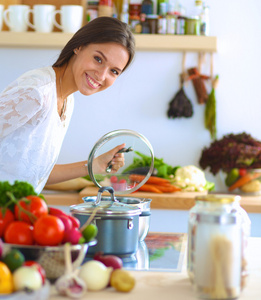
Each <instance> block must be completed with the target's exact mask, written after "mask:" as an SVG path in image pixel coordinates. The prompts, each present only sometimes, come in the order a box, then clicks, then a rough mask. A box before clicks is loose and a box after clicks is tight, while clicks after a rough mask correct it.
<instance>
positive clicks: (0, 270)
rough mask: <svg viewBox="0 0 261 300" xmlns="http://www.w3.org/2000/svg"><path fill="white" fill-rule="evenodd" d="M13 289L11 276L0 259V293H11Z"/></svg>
mask: <svg viewBox="0 0 261 300" xmlns="http://www.w3.org/2000/svg"><path fill="white" fill-rule="evenodd" d="M13 290H14V285H13V276H12V273H11V271H10V270H9V268H8V267H7V265H6V264H5V263H3V262H2V261H0V295H2V294H11V293H12V292H13Z"/></svg>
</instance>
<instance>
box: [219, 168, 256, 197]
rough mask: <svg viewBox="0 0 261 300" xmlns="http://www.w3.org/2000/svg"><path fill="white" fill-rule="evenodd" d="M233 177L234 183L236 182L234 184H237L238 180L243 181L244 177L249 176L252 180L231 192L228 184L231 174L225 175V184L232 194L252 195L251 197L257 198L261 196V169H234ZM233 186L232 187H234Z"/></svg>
mask: <svg viewBox="0 0 261 300" xmlns="http://www.w3.org/2000/svg"><path fill="white" fill-rule="evenodd" d="M232 172H233V175H232V182H233V180H234V183H233V184H235V182H237V181H238V180H241V178H242V179H243V177H245V176H248V175H249V178H251V177H252V179H250V180H248V181H247V180H246V182H245V183H243V184H242V185H240V186H239V187H237V188H235V189H233V190H231V189H230V188H229V186H228V185H229V184H228V176H229V175H228V174H229V173H224V174H223V178H224V182H225V184H226V186H227V189H228V190H229V191H231V192H232V193H237V194H240V195H250V196H257V195H260V194H261V169H236V168H234V169H233V171H232ZM233 184H232V185H233Z"/></svg>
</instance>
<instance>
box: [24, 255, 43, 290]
mask: <svg viewBox="0 0 261 300" xmlns="http://www.w3.org/2000/svg"><path fill="white" fill-rule="evenodd" d="M24 266H27V267H33V268H36V270H37V271H38V272H39V273H40V275H41V277H42V283H43V284H44V283H45V279H46V273H45V269H44V268H43V267H42V266H41V265H40V264H38V263H37V262H36V261H33V260H27V261H25V262H24Z"/></svg>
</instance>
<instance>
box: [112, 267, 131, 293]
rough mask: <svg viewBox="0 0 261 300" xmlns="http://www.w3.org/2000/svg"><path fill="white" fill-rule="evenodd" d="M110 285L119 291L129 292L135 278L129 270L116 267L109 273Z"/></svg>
mask: <svg viewBox="0 0 261 300" xmlns="http://www.w3.org/2000/svg"><path fill="white" fill-rule="evenodd" d="M110 285H111V286H112V287H114V288H115V289H116V290H117V291H119V292H130V291H131V290H132V289H133V288H134V286H135V278H134V277H133V276H132V274H131V273H130V272H128V271H126V270H123V269H117V270H114V271H113V272H112V274H111V278H110Z"/></svg>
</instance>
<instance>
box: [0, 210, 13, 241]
mask: <svg viewBox="0 0 261 300" xmlns="http://www.w3.org/2000/svg"><path fill="white" fill-rule="evenodd" d="M13 221H14V214H13V213H12V211H11V210H10V209H8V208H7V209H4V208H0V237H2V236H3V234H4V232H5V229H6V227H7V226H8V225H9V224H10V223H11V222H13Z"/></svg>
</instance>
